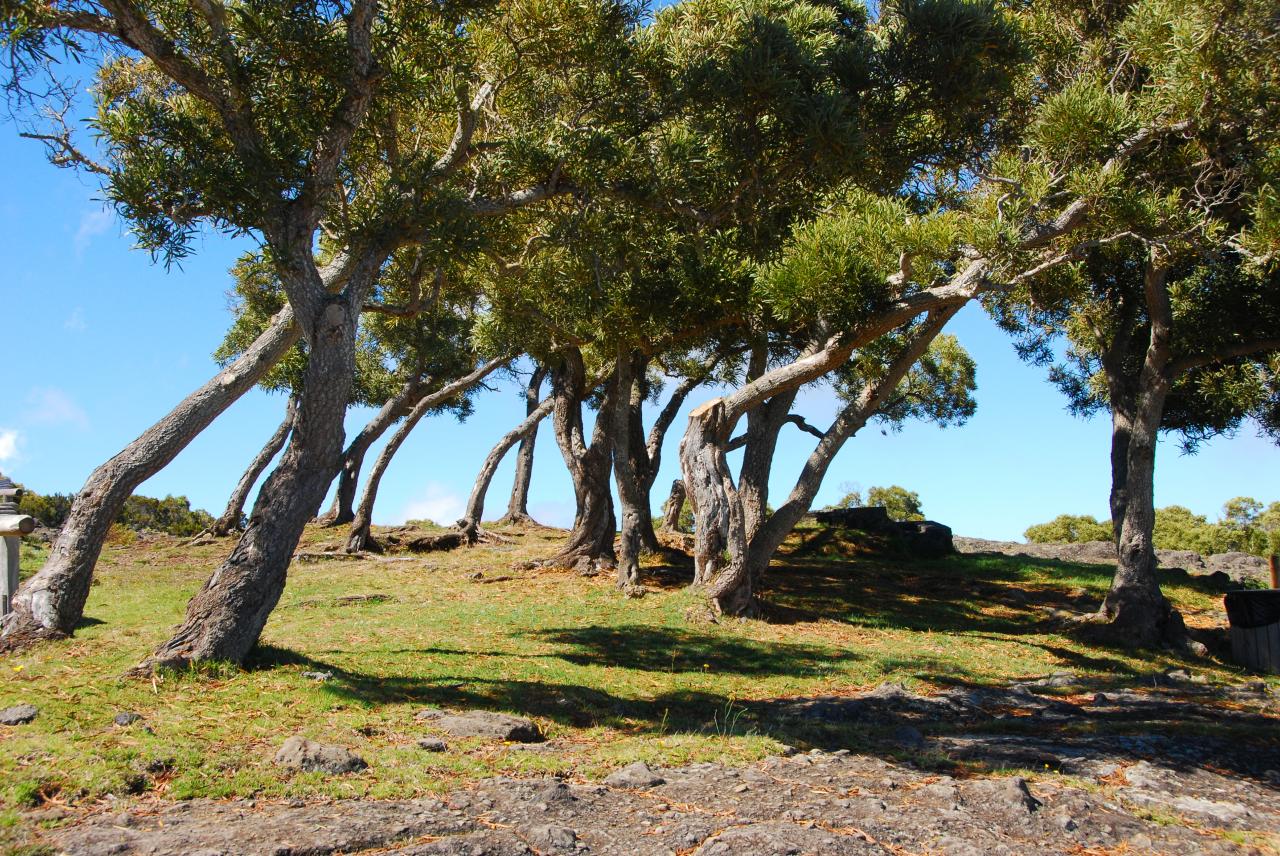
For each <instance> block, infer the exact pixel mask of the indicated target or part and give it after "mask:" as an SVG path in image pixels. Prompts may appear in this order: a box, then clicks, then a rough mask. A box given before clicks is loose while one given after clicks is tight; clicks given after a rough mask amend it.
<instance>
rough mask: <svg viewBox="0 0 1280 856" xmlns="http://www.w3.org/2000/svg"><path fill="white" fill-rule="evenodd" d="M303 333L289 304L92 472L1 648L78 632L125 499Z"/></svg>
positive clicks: (8, 623) (19, 602)
mask: <svg viewBox="0 0 1280 856" xmlns="http://www.w3.org/2000/svg"><path fill="white" fill-rule="evenodd" d="M300 336H301V330H300V329H299V328H298V325H297V324H295V323H294V320H293V312H292V310H291V309H289V308H287V307H286V308H285V309H283V310H282V311H281V312H280V313H279V314H277V315H276V317H275V318H274V319H273V320H272V322H271V325H270V326H269V327H268V328H267V329H266V330H265V331H263V333H262V334H261V335H260V336H258V338H257V339H256V340H255V341H254V343H253V344H252V345H250V346H249V348H248V349H246V350H245V352H244V353H243V354H241V355H240V356H239V357H237V358H236V359H235V360H234V361H232V362H231V363H230V364H229V365H228V366H227V367H226V368H224V369H222V370H221V371H220V372H218V373H217V374H216V375H215V376H214V377H213V378H212V379H211V380H210V381H209V382H208V383H206V384H205V385H204V386H202V387H200V388H199V389H197V390H196V391H195V392H193V393H191V395H189V396H187V398H185V399H184V400H183V401H182V403H181V404H179V405H178V406H177V407H175V408H174V409H173V410H171V411H169V413H168V414H166V415H165V417H164V418H163V419H161V420H160V421H159V422H157V423H155V424H154V425H152V426H151V427H150V428H148V429H147V430H146V431H145V432H143V434H142V435H141V436H139V437H138V439H136V440H134V441H133V442H132V443H130V444H129V445H128V446H126V447H125V448H124V449H122V450H121V451H120V452H119V453H118V454H117V455H116V456H115V457H113V458H112V459H111V460H109V461H107V462H106V463H105V464H103V465H102V466H100V467H98V468H97V469H96V470H94V471H93V473H92V474H91V475H90V476H89V479H88V481H86V482H85V484H84V487H82V488H81V489H80V492H79V493H77V494H76V497H75V500H74V501H73V502H72V504H71V511H70V513H69V514H68V515H67V519H66V522H65V523H64V524H63V527H62V531H61V533H60V534H59V535H58V539H57V541H55V542H54V545H53V548H52V549H51V550H50V553H49V558H48V560H47V561H46V562H45V564H44V567H42V568H41V569H40V571H39V572H37V573H36V574H35V576H33V577H31V579H29V580H27V582H26V583H25V584H24V585H23V586H22V588H21V589H20V590H19V591H18V593H17V595H16V596H15V598H14V601H13V610H14V611H13V612H12V613H10V614H9V616H7V617H6V619H5V621H4V630H3V639H2V640H0V647H3V648H6V649H14V648H20V647H23V646H25V645H26V644H29V643H30V642H33V641H36V640H38V639H41V638H57V637H60V636H66V635H70V634H71V632H72V631H73V630H74V629H75V627H76V625H77V624H79V623H80V619H81V618H82V617H83V616H84V604H85V600H86V599H87V598H88V596H89V586H90V583H91V582H92V581H93V569H94V566H95V565H96V564H97V562H98V556H99V554H101V552H102V545H103V543H104V542H105V541H106V537H107V532H108V531H109V530H110V528H111V524H112V522H114V521H115V519H116V517H117V516H118V515H119V514H120V510H121V509H122V508H123V507H124V503H125V501H126V500H127V499H128V498H129V497H130V496H132V495H133V491H134V490H135V489H136V488H137V487H138V485H140V484H142V483H143V482H144V481H146V480H147V479H148V478H150V477H151V476H153V475H155V474H156V473H158V472H159V471H160V470H162V469H164V467H165V466H166V465H167V464H168V463H169V462H170V461H172V460H173V459H174V458H175V457H177V455H178V453H179V452H181V451H182V450H183V449H185V448H186V447H187V445H188V444H189V443H190V442H191V441H192V440H193V439H195V437H196V436H197V435H199V434H200V432H201V431H203V430H204V429H205V428H207V427H208V426H209V424H210V423H211V422H213V420H214V419H216V418H217V417H218V416H219V415H221V414H222V412H223V411H225V410H226V409H227V408H228V407H230V406H231V405H232V404H233V403H235V402H236V401H237V400H238V399H239V398H240V396H242V395H244V394H245V393H246V392H247V391H249V390H250V389H252V388H253V387H254V385H255V384H257V383H258V381H259V380H261V379H262V378H263V376H264V375H266V373H267V372H268V371H270V369H271V367H272V366H274V365H275V364H276V363H278V362H279V361H280V359H281V358H282V357H283V356H284V355H285V353H286V352H288V350H289V349H290V348H292V347H293V346H294V344H295V343H296V342H297V341H298V338H299V337H300Z"/></svg>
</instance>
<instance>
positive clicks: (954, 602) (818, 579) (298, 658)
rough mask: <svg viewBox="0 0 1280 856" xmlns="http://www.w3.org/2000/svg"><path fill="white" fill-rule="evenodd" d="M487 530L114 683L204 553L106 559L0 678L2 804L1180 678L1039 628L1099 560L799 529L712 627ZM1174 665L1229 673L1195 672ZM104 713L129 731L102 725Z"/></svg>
mask: <svg viewBox="0 0 1280 856" xmlns="http://www.w3.org/2000/svg"><path fill="white" fill-rule="evenodd" d="M498 531H500V532H502V533H503V534H505V535H506V536H507V537H509V538H510V539H511V543H509V544H499V545H493V546H482V547H476V548H473V549H468V550H462V551H455V552H452V553H442V554H430V555H427V556H414V555H391V556H388V557H385V558H382V559H363V560H362V559H357V558H349V557H346V556H341V557H338V556H336V555H335V557H334V558H326V559H317V560H313V561H298V562H295V563H294V566H293V569H292V571H291V574H290V583H289V588H288V590H287V591H286V593H285V596H284V599H283V600H282V602H281V604H280V607H279V608H278V609H277V610H276V611H275V612H274V614H273V615H272V618H271V622H270V623H269V624H268V625H267V629H266V633H265V635H264V639H263V644H262V645H261V646H260V647H259V648H258V649H257V650H256V651H255V653H254V655H253V656H252V658H251V661H250V662H249V663H248V667H247V669H245V670H243V671H242V670H239V669H236V668H230V667H227V668H222V667H219V666H217V665H216V664H215V665H211V666H205V667H202V668H201V669H200V670H198V671H188V672H183V673H175V672H162V673H160V674H158V675H156V677H155V678H154V679H146V680H141V679H128V678H123V677H122V675H123V674H124V673H125V672H126V670H128V669H129V668H130V667H131V666H133V665H134V664H136V663H137V662H138V661H140V660H142V659H143V658H144V657H145V656H146V655H147V653H148V652H149V651H150V650H151V648H152V647H153V646H154V644H155V642H156V640H157V639H160V638H162V637H163V636H164V635H165V634H166V632H168V630H169V628H170V627H172V625H173V624H174V623H176V622H177V621H179V620H180V619H181V616H182V611H183V606H184V604H185V603H186V601H187V599H188V598H189V597H190V596H191V594H192V593H193V592H194V591H195V590H196V589H197V588H198V587H199V586H200V584H201V583H202V581H203V571H202V569H203V568H205V567H208V565H209V564H210V563H211V562H214V561H217V560H218V559H219V558H220V557H221V554H222V552H223V551H225V550H227V549H228V547H229V545H228V544H226V543H218V544H209V545H201V546H194V547H188V546H186V545H185V544H184V543H183V542H182V541H181V540H179V539H176V538H169V537H155V538H151V539H145V540H140V541H137V542H136V543H133V544H129V545H124V544H115V545H112V546H108V547H107V549H106V552H105V554H104V557H103V560H102V562H101V564H100V570H101V573H100V575H99V578H98V582H97V583H96V584H95V586H94V587H93V592H92V595H91V597H90V600H89V604H88V609H87V615H88V618H86V619H85V621H84V623H83V624H82V626H81V627H80V628H79V629H78V630H77V632H76V635H75V637H74V638H73V639H70V640H65V641H61V642H55V643H50V644H47V645H43V646H40V647H38V648H36V649H33V650H32V651H30V652H28V653H25V654H23V655H19V656H14V657H11V658H10V659H8V660H6V662H5V665H4V669H3V677H2V678H0V706H6V705H12V704H17V703H19V702H23V701H30V702H33V703H35V704H37V705H38V706H39V707H40V708H41V712H40V715H39V717H38V718H37V719H36V720H35V721H34V722H33V723H32V724H30V725H28V726H23V727H21V728H18V729H6V730H4V732H3V733H0V742H3V744H4V748H3V751H0V776H2V777H3V782H4V786H3V791H2V792H0V794H2V795H3V801H4V804H5V806H6V808H7V809H8V810H9V811H16V810H19V809H23V808H28V807H31V806H33V805H41V804H45V803H50V804H55V805H56V804H63V803H80V804H83V803H85V802H86V801H92V800H96V799H99V798H103V797H105V796H106V795H108V794H111V795H114V796H115V797H119V798H128V797H129V796H130V795H157V796H163V797H166V798H171V799H186V798H193V797H215V798H216V797H231V796H244V797H248V796H258V797H266V798H272V797H318V796H335V797H336V796H342V797H351V796H370V797H393V796H409V795H414V794H423V793H427V792H433V791H438V790H441V789H444V788H446V787H449V786H452V785H457V784H459V783H462V782H465V781H468V780H473V779H476V778H480V777H484V776H489V775H493V774H498V773H532V772H537V771H573V772H576V773H580V774H583V775H596V774H599V773H601V772H603V771H605V770H606V769H608V768H612V767H616V766H618V765H620V764H623V763H626V762H629V761H632V760H637V759H644V760H647V761H649V762H651V763H660V764H678V763H681V762H684V761H690V760H695V759H727V760H732V761H742V760H748V759H752V758H756V757H759V756H762V755H764V754H767V753H772V752H776V751H778V750H779V748H780V744H783V743H787V744H793V745H797V746H800V747H802V748H807V747H808V746H811V745H830V743H829V741H830V740H832V739H837V740H838V741H839V742H840V743H841V745H846V746H853V747H857V746H858V745H860V741H861V742H862V743H865V740H866V738H867V737H868V733H867V729H866V727H865V726H849V727H848V729H847V730H846V731H843V732H842V733H841V734H840V735H838V737H836V738H833V737H832V735H830V734H825V733H824V734H817V733H813V732H810V731H807V730H806V728H805V727H804V726H801V725H798V724H797V723H796V722H794V721H788V720H785V719H780V718H778V717H776V716H775V715H774V714H773V713H772V711H773V710H774V708H773V707H772V706H771V705H770V704H769V703H768V702H769V700H772V699H777V698H787V697H804V696H814V695H841V694H847V693H850V692H852V691H855V690H858V689H865V688H869V687H872V686H875V685H878V684H880V683H883V682H886V681H897V682H901V683H903V684H905V685H907V686H909V687H912V688H914V689H916V690H917V691H927V690H929V689H931V688H940V687H945V686H949V685H955V684H972V685H1003V684H1006V683H1008V682H1009V681H1012V680H1015V679H1022V678H1028V677H1033V676H1043V675H1045V674H1048V673H1052V672H1054V671H1057V670H1064V669H1066V670H1071V671H1073V672H1075V673H1077V674H1078V675H1080V676H1081V680H1082V682H1083V683H1084V684H1085V685H1086V687H1087V688H1088V689H1089V690H1092V689H1095V688H1096V689H1102V688H1107V687H1113V686H1117V685H1127V686H1132V685H1135V684H1138V683H1140V682H1142V681H1144V680H1146V679H1147V678H1149V676H1150V675H1152V674H1155V673H1157V672H1161V671H1164V670H1167V669H1170V668H1175V667H1181V666H1184V665H1186V664H1185V663H1183V662H1182V661H1181V660H1179V659H1178V658H1177V657H1176V656H1174V655H1172V654H1168V655H1162V654H1151V653H1150V652H1136V651H1122V650H1113V649H1110V648H1105V647H1100V646H1098V645H1095V644H1091V643H1088V642H1085V641H1081V640H1079V639H1076V638H1073V637H1071V636H1069V635H1064V634H1063V633H1062V632H1060V627H1059V624H1058V622H1057V621H1056V620H1055V619H1054V618H1053V615H1052V613H1053V611H1054V610H1061V609H1067V610H1084V609H1090V608H1096V605H1097V603H1098V602H1099V601H1101V599H1102V597H1103V596H1104V595H1105V593H1106V589H1107V585H1108V584H1109V582H1110V573H1109V570H1108V569H1104V568H1094V567H1090V566H1082V565H1064V564H1060V563H1053V562H1045V561H1038V560H1033V559H1014V558H1004V557H965V556H956V557H953V558H950V559H946V560H941V561H918V560H909V559H897V558H885V557H883V556H879V555H877V554H876V552H875V550H874V546H875V545H873V544H868V543H866V542H861V543H860V542H858V541H857V539H855V538H853V537H852V536H851V534H850V533H842V532H840V531H838V530H821V529H815V528H808V529H805V528H802V529H800V530H798V531H797V533H795V535H794V536H793V538H792V539H791V540H790V541H789V542H788V545H787V547H786V550H785V551H784V555H783V556H782V557H781V559H780V561H779V562H777V563H775V566H774V568H773V576H772V581H771V588H770V590H769V603H770V604H771V606H770V610H771V613H770V615H769V616H768V619H769V620H768V621H740V620H733V619H728V620H726V619H721V620H720V621H719V622H718V623H716V622H711V621H708V620H706V619H705V616H706V613H705V604H704V602H703V601H701V600H700V599H699V598H698V597H697V595H696V594H695V593H694V592H693V591H691V590H688V589H686V588H685V583H686V582H687V579H688V576H689V575H690V574H691V572H692V569H691V567H686V566H684V565H683V564H682V563H679V562H677V563H676V564H674V565H671V564H660V563H657V560H656V559H652V558H651V559H649V560H647V563H646V567H645V578H646V582H647V583H648V586H649V591H648V593H647V595H646V596H645V597H643V598H642V599H640V600H636V601H633V602H631V603H630V604H629V605H628V608H627V609H619V608H618V600H617V593H616V590H615V589H614V587H613V581H612V580H611V579H609V578H608V577H607V575H604V576H600V577H595V578H584V577H580V576H577V575H575V574H573V573H570V572H567V571H561V570H546V569H541V570H513V567H515V566H516V564H517V563H519V562H522V561H524V560H526V559H531V558H538V557H541V556H545V555H548V554H550V553H551V552H553V551H554V550H555V549H556V548H557V547H558V546H559V544H560V543H561V542H562V540H563V535H562V534H561V533H559V532H557V531H554V530H543V529H528V530H523V529H500V530H498ZM338 537H339V536H338V535H337V534H335V533H333V532H332V530H323V529H311V528H309V529H308V531H307V534H306V538H305V539H304V547H303V549H304V550H305V551H306V552H307V553H308V554H315V553H319V552H323V551H324V549H325V548H326V547H335V546H337V543H338V540H337V539H338ZM27 558H28V559H36V560H38V557H36V556H32V555H29V556H28V557H27ZM1165 590H1166V591H1167V592H1168V593H1169V596H1170V597H1171V598H1172V599H1173V600H1174V602H1175V603H1176V604H1177V606H1178V608H1179V609H1181V610H1182V611H1183V613H1184V614H1185V615H1186V616H1187V617H1188V622H1189V624H1191V626H1192V627H1193V628H1200V629H1201V630H1207V629H1209V628H1213V627H1217V626H1218V625H1220V624H1221V623H1222V618H1221V613H1220V608H1221V599H1220V592H1217V591H1215V590H1212V589H1211V588H1210V587H1209V586H1208V584H1207V583H1206V582H1205V581H1203V580H1199V579H1194V578H1189V577H1186V576H1178V577H1171V578H1168V579H1166V580H1165ZM1193 668H1194V669H1195V670H1196V671H1198V672H1201V673H1204V674H1206V675H1207V676H1208V678H1209V679H1210V680H1213V681H1238V680H1239V679H1240V676H1239V674H1238V671H1237V670H1235V669H1234V668H1232V667H1227V666H1223V665H1219V664H1215V663H1208V664H1206V663H1205V662H1203V661H1197V662H1196V663H1195V664H1194V666H1193ZM306 673H328V674H329V675H330V677H329V678H328V679H326V680H315V679H313V677H309V676H308V675H307V674H306ZM426 706H441V707H449V708H483V709H489V710H498V711H509V712H513V713H518V714H523V715H527V716H531V717H532V718H534V719H535V720H536V721H537V722H538V724H539V725H540V726H541V728H542V729H543V731H544V732H545V733H546V734H547V736H548V737H549V738H551V739H552V740H553V741H554V745H555V749H554V751H548V752H530V751H524V750H519V749H515V748H512V747H507V746H503V745H492V744H483V743H478V742H467V741H461V742H457V744H456V745H454V746H452V749H451V751H449V752H446V753H440V754H429V753H426V752H424V751H422V750H421V749H419V748H418V747H417V746H416V742H415V741H416V740H417V739H418V738H420V737H422V736H425V735H426V734H428V733H429V728H428V727H427V726H425V725H423V724H421V723H418V722H416V721H415V720H414V714H415V713H416V712H417V711H418V710H420V709H422V708H423V707H426ZM127 711H132V712H136V713H138V714H140V715H141V716H142V719H141V720H139V721H138V722H136V723H134V724H132V725H129V726H123V727H122V726H119V725H116V724H114V723H113V718H114V717H115V716H116V714H118V713H121V712H127ZM1189 727H1195V728H1204V727H1205V726H1204V725H1203V724H1196V725H1194V726H1189ZM859 729H861V730H859ZM295 733H302V734H304V735H306V736H308V737H311V738H313V739H318V740H321V741H325V742H335V743H341V744H343V745H346V746H349V747H351V748H352V749H353V750H355V751H356V752H358V753H359V754H360V755H362V756H363V757H364V758H366V759H367V760H368V761H369V763H370V768H369V770H368V771H366V772H364V773H362V774H359V775H354V776H344V777H328V778H326V777H324V776H321V775H319V774H309V773H308V774H290V773H288V772H285V771H283V770H281V769H280V768H277V767H275V766H273V765H272V763H271V758H272V756H273V754H274V752H275V751H276V749H277V748H278V747H279V745H280V744H281V743H283V742H284V740H285V739H286V738H287V737H289V736H290V735H292V734H295ZM453 742H454V741H451V743H453Z"/></svg>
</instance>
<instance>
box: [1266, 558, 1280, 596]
mask: <svg viewBox="0 0 1280 856" xmlns="http://www.w3.org/2000/svg"><path fill="white" fill-rule="evenodd" d="M1267 562H1268V564H1270V565H1271V587H1272V588H1273V589H1280V556H1277V555H1276V554H1275V553H1272V554H1271V555H1270V556H1269V557H1268V559H1267Z"/></svg>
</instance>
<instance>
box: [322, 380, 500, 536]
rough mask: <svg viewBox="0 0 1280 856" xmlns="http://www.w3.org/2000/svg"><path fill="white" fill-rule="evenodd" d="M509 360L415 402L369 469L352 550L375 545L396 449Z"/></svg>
mask: <svg viewBox="0 0 1280 856" xmlns="http://www.w3.org/2000/svg"><path fill="white" fill-rule="evenodd" d="M508 360H509V358H506V357H503V358H499V359H496V360H490V361H488V362H487V363H484V364H483V365H481V366H480V367H479V368H477V369H476V370H475V371H473V372H471V373H470V374H468V375H465V376H464V377H461V378H459V379H458V380H455V381H453V382H451V383H448V384H446V385H445V386H443V387H441V388H440V389H438V390H435V391H434V392H428V393H426V394H424V395H423V396H422V397H421V398H419V399H418V401H417V402H415V403H414V405H413V409H411V410H410V411H409V414H408V415H407V416H406V417H405V419H404V422H403V423H402V424H401V425H400V427H399V428H397V429H396V432H395V433H394V434H392V435H391V439H390V440H388V441H387V445H385V446H383V447H382V451H381V452H380V453H379V454H378V459H377V460H376V461H374V463H373V469H372V470H370V472H369V481H368V482H367V483H366V484H365V487H364V494H363V495H362V496H361V497H360V505H359V507H358V508H357V509H356V512H355V517H354V518H353V519H352V521H351V530H350V532H349V533H348V535H347V552H348V553H358V552H360V551H361V550H365V549H368V548H369V547H370V546H372V544H373V539H372V538H371V537H370V534H369V530H370V527H371V526H372V525H373V506H374V503H375V502H376V501H377V499H378V488H379V486H380V485H381V484H382V476H383V474H384V473H385V472H386V471H387V467H388V466H390V465H391V459H392V458H394V457H395V456H396V452H398V451H400V447H401V446H402V445H404V441H405V440H407V439H408V437H409V435H410V434H412V433H413V429H414V428H416V427H417V425H418V423H419V422H421V421H422V417H424V416H426V415H427V413H428V412H429V411H431V410H433V409H434V408H436V407H439V406H440V405H442V404H444V403H445V402H447V401H448V400H449V399H451V398H453V397H454V396H456V395H458V394H459V393H460V392H463V391H465V390H466V389H468V388H469V387H471V386H472V385H473V384H476V383H479V382H480V381H481V380H483V379H484V378H485V377H487V376H488V375H489V374H491V373H492V372H494V371H495V370H497V369H498V368H500V367H501V366H503V365H506V363H507V362H508Z"/></svg>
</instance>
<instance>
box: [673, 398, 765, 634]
mask: <svg viewBox="0 0 1280 856" xmlns="http://www.w3.org/2000/svg"><path fill="white" fill-rule="evenodd" d="M731 428H732V425H731V424H730V423H729V419H728V416H727V411H726V408H725V402H724V399H722V398H716V399H712V400H711V401H709V402H707V403H706V404H704V405H702V406H701V407H698V408H696V409H695V410H694V411H693V412H692V413H690V414H689V428H688V430H686V432H685V435H684V439H683V440H682V441H681V443H680V464H681V469H682V470H683V471H684V483H685V488H686V489H687V490H688V492H689V501H690V502H691V503H692V504H693V509H694V516H695V519H696V520H697V523H696V524H695V526H694V548H693V573H694V580H693V581H694V585H703V586H706V593H707V597H708V599H709V600H710V603H711V606H712V608H713V609H714V610H715V611H716V612H720V613H727V614H731V615H747V614H749V613H751V612H752V611H753V610H754V608H755V602H754V599H753V597H752V594H751V585H750V577H749V574H748V572H747V567H746V564H745V563H744V562H743V561H742V559H743V556H744V555H745V553H746V543H747V537H746V527H745V525H744V521H743V516H742V503H741V502H739V501H738V495H737V494H738V491H737V488H736V486H735V485H734V483H733V476H732V474H731V473H730V472H729V464H728V462H727V461H726V460H725V453H724V446H725V444H726V442H727V441H728V438H729V432H730V429H731Z"/></svg>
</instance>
